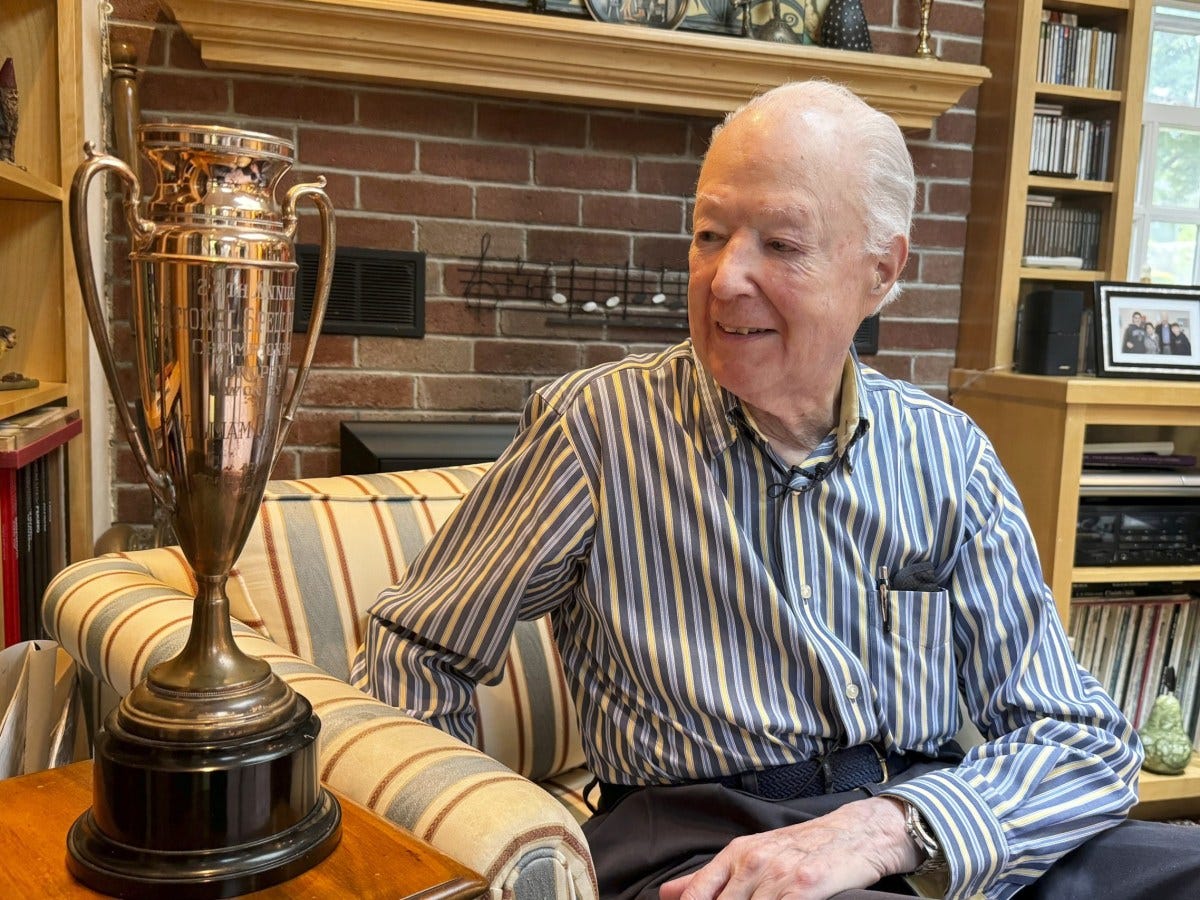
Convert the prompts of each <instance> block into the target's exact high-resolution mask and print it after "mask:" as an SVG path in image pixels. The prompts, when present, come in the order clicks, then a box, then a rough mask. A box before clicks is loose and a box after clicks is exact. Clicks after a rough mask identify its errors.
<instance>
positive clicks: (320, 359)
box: [289, 334, 354, 369]
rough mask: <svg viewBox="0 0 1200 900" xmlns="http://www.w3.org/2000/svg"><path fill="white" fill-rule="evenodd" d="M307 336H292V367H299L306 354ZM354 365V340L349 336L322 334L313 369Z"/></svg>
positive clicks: (318, 341) (314, 355)
mask: <svg viewBox="0 0 1200 900" xmlns="http://www.w3.org/2000/svg"><path fill="white" fill-rule="evenodd" d="M304 342H305V335H303V334H294V335H292V355H291V360H290V363H289V364H290V365H293V366H295V365H297V364H298V363H299V362H300V358H301V356H303V354H304ZM353 365H354V338H353V337H351V336H350V335H348V334H322V335H320V336H319V337H318V338H317V346H316V349H315V351H314V352H313V367H314V368H316V367H318V366H319V367H321V368H323V369H329V368H343V369H344V368H348V367H350V366H353Z"/></svg>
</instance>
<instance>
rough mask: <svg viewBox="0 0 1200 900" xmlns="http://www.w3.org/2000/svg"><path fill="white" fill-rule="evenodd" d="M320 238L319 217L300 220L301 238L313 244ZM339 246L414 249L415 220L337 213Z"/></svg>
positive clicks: (369, 248) (304, 217) (372, 248)
mask: <svg viewBox="0 0 1200 900" xmlns="http://www.w3.org/2000/svg"><path fill="white" fill-rule="evenodd" d="M319 239H320V229H319V228H318V222H317V217H316V216H302V217H301V219H300V241H301V242H303V243H307V244H314V243H316V242H317V241H318V240H319ZM337 243H338V246H339V247H362V248H365V249H368V250H411V249H413V247H414V246H415V243H416V241H415V229H414V227H413V223H412V222H409V221H406V220H404V219H389V218H383V217H381V216H368V215H348V214H346V213H339V214H338V215H337Z"/></svg>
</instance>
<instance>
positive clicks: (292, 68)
mask: <svg viewBox="0 0 1200 900" xmlns="http://www.w3.org/2000/svg"><path fill="white" fill-rule="evenodd" d="M162 3H163V5H164V6H166V7H167V8H168V9H169V10H170V11H171V13H172V14H173V15H174V16H175V19H176V21H177V22H178V23H179V24H180V26H181V27H182V28H183V30H184V32H185V33H186V34H187V35H188V37H189V38H190V39H191V40H192V41H193V43H195V44H196V45H197V46H198V47H199V48H200V54H201V56H202V57H203V59H204V60H205V62H206V63H208V64H209V65H211V66H214V67H225V68H238V69H251V70H257V71H269V72H294V73H301V74H305V75H315V76H320V77H326V78H340V79H353V80H361V81H372V82H385V83H394V84H408V85H414V86H420V87H428V88H434V89H439V90H449V91H455V92H459V93H480V94H489V95H499V96H508V97H524V98H530V99H538V100H546V101H556V102H568V103H578V104H584V105H589V106H603V107H637V108H641V109H652V110H662V111H667V112H677V113H684V114H689V115H721V114H723V113H725V112H727V111H729V110H730V109H733V108H735V107H736V106H738V105H740V104H741V103H743V102H744V101H745V100H747V99H749V98H750V97H751V96H753V95H754V94H755V93H757V92H758V91H760V90H762V89H763V88H764V87H770V86H773V85H777V84H781V83H783V82H785V81H792V80H797V79H802V78H807V77H811V76H822V77H825V78H829V79H831V80H833V81H839V82H842V83H844V84H846V85H847V87H849V88H851V89H852V90H854V91H855V92H856V93H858V94H859V95H860V96H861V97H863V99H865V100H866V101H867V102H869V103H871V104H872V105H874V106H876V107H877V108H879V109H881V110H883V111H884V112H887V113H888V114H890V115H891V116H892V117H894V118H895V119H896V121H897V122H898V123H899V124H900V125H901V127H903V128H908V129H914V130H915V129H928V128H929V127H930V126H931V125H932V123H933V120H934V119H936V118H937V117H938V116H939V115H941V114H942V113H943V112H945V111H946V110H947V109H949V108H950V107H952V106H954V104H956V103H957V102H958V101H959V99H960V98H961V97H962V95H963V94H964V93H966V92H967V91H968V90H970V89H971V88H973V87H976V86H977V85H979V84H981V83H982V82H983V80H984V79H986V78H988V77H989V76H990V74H991V73H990V72H989V71H988V69H986V68H984V67H983V66H973V65H967V64H965V63H951V62H942V61H939V60H921V59H917V58H915V57H904V56H888V55H884V54H872V53H857V52H852V51H847V50H830V49H827V48H823V47H811V46H790V45H782V44H773V43H768V42H764V41H753V40H748V39H745V38H736V37H726V36H721V35H709V34H699V33H696V32H681V31H665V30H660V29H655V28H641V27H637V26H626V25H610V24H605V23H601V22H593V21H590V20H584V19H570V18H561V17H555V16H546V15H533V14H532V13H525V12H517V11H512V10H498V9H486V8H483V7H479V6H466V5H455V4H450V3H433V2H429V0H256V2H254V3H246V2H245V0H162Z"/></svg>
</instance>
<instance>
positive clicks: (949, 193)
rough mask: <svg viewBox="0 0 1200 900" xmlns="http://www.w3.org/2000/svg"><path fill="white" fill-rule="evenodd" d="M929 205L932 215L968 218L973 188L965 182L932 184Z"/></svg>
mask: <svg viewBox="0 0 1200 900" xmlns="http://www.w3.org/2000/svg"><path fill="white" fill-rule="evenodd" d="M928 203H929V206H928V209H929V211H930V212H931V213H937V214H940V215H959V216H962V217H964V218H966V215H967V213H969V212H970V211H971V186H970V185H969V184H966V183H964V182H954V183H947V182H938V183H935V184H930V185H929V186H928ZM918 208H919V207H918Z"/></svg>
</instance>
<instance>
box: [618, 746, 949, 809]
mask: <svg viewBox="0 0 1200 900" xmlns="http://www.w3.org/2000/svg"><path fill="white" fill-rule="evenodd" d="M926 759H929V757H926V756H923V755H921V754H919V753H917V754H907V755H906V754H903V753H889V754H884V753H883V752H881V751H880V750H879V749H878V748H876V747H875V746H874V745H873V744H859V745H857V746H855V747H844V748H842V749H839V750H833V751H831V752H829V753H826V754H825V755H824V756H818V757H814V758H812V759H806V760H803V761H801V762H797V763H790V764H788V765H784V766H774V767H772V768H770V769H761V770H756V771H750V772H739V773H738V774H736V775H722V776H720V777H717V778H701V779H698V780H696V781H684V782H678V783H676V784H672V785H654V787H659V786H661V787H680V786H682V785H689V784H720V785H723V786H725V787H729V788H735V789H737V790H740V791H745V792H746V793H748V794H754V795H755V796H757V797H762V798H763V799H764V800H797V799H800V798H803V797H818V796H820V795H821V794H837V793H841V792H842V791H852V790H854V789H855V788H860V787H862V786H863V785H865V784H880V783H881V782H884V781H887V780H888V779H889V778H891V777H893V776H895V775H898V774H899V773H901V772H903V771H904V770H905V769H907V768H908V767H909V765H910V764H911V763H913V762H914V761H916V760H926ZM599 786H600V806H599V807H598V811H599V812H605V811H607V810H609V809H612V807H613V806H614V805H615V804H616V803H617V801H619V800H620V799H621V798H623V797H625V796H626V795H628V794H631V793H633V792H634V791H637V790H641V789H642V788H643V787H648V786H649V785H636V784H612V783H609V782H606V781H601V782H599Z"/></svg>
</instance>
